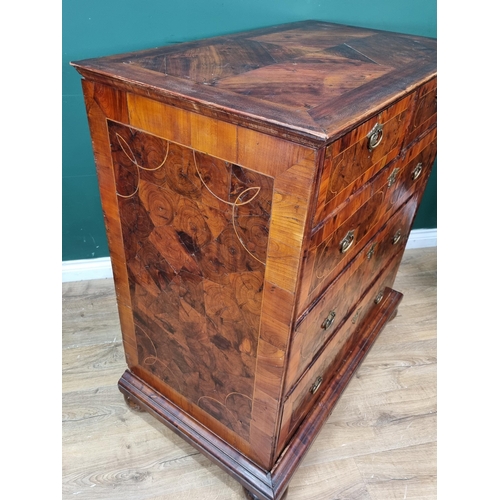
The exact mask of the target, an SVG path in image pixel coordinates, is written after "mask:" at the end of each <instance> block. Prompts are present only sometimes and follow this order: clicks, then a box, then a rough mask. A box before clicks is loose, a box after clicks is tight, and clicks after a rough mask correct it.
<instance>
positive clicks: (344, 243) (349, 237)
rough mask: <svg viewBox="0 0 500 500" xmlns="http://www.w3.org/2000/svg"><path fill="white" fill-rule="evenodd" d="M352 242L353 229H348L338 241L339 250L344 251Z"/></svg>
mask: <svg viewBox="0 0 500 500" xmlns="http://www.w3.org/2000/svg"><path fill="white" fill-rule="evenodd" d="M353 243H354V230H351V231H348V232H347V234H346V235H345V236H344V237H343V238H342V241H341V242H340V252H341V253H346V252H347V250H349V248H351V246H352V244H353Z"/></svg>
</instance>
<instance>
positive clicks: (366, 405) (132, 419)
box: [62, 249, 437, 500]
mask: <svg viewBox="0 0 500 500" xmlns="http://www.w3.org/2000/svg"><path fill="white" fill-rule="evenodd" d="M436 254H437V253H436V249H416V250H408V251H406V252H405V255H404V258H403V262H402V265H401V269H400V272H399V275H398V277H397V279H396V283H395V286H394V288H395V289H396V290H398V291H401V292H403V293H404V294H405V296H404V298H403V301H402V303H401V305H400V308H399V311H398V316H397V317H396V318H395V319H394V320H393V321H392V322H391V323H390V324H389V325H387V327H386V328H385V329H384V330H383V332H382V333H381V335H380V337H379V339H378V341H377V342H376V343H375V345H374V346H373V348H372V350H371V351H370V353H369V354H368V356H367V358H366V359H365V361H364V362H363V364H362V365H361V367H360V368H359V370H358V371H357V373H356V375H355V376H354V378H353V379H352V381H351V384H350V385H349V386H348V388H347V389H346V391H345V393H344V394H343V396H342V398H341V399H340V401H339V403H338V405H337V406H336V408H335V410H334V412H333V413H332V415H331V416H330V418H329V420H328V421H327V423H326V425H325V426H324V428H323V430H322V431H321V433H320V434H319V436H318V438H317V439H316V441H315V443H314V444H313V446H312V448H311V450H310V451H309V453H308V454H307V455H306V457H305V459H304V461H303V462H302V465H301V467H300V468H299V469H298V471H297V473H296V474H295V475H294V477H293V479H292V481H291V483H290V492H289V495H288V500H306V499H307V500H311V499H312V500H323V499H324V500H327V499H328V500H330V499H343V500H344V499H345V500H348V499H349V500H351V499H355V500H391V499H393V498H394V499H396V498H397V499H403V500H404V498H407V499H425V500H430V499H433V498H436V459H435V456H436V418H437V413H436V409H437V404H436V400H437V397H436V392H437V391H436V366H437V352H436ZM62 346H63V353H62V360H63V366H62V368H63V394H62V408H63V415H62V429H63V441H62V449H63V474H62V476H63V485H62V486H63V499H64V500H70V499H75V498H78V499H81V500H179V498H186V499H189V500H191V499H201V500H243V499H244V496H243V492H242V489H241V486H240V485H239V484H238V483H237V482H236V481H235V480H233V479H232V478H231V477H230V476H228V475H227V474H226V473H225V472H223V471H222V470H221V469H219V468H218V467H217V466H215V465H214V464H212V463H211V462H210V461H209V460H208V459H206V458H205V457H204V456H203V455H201V454H200V453H198V452H197V451H196V450H194V449H193V448H192V447H191V446H189V445H188V444H186V443H185V442H184V441H183V440H182V439H181V438H179V437H177V436H176V435H175V434H174V433H172V432H171V431H169V430H168V429H167V428H165V427H164V426H162V425H161V424H160V423H159V422H157V421H156V420H155V419H154V418H153V417H151V416H150V415H149V414H147V413H136V412H133V411H131V410H130V409H129V408H128V406H126V404H125V402H124V400H123V397H122V395H121V394H120V392H119V391H118V388H117V386H116V384H117V382H118V379H119V377H120V375H121V374H122V372H123V370H124V369H125V361H124V357H123V348H122V346H121V334H120V328H119V322H118V314H117V308H116V300H115V295H114V285H113V281H112V280H93V281H87V282H78V283H65V284H63V339H62ZM405 478H406V479H405ZM405 495H406V497H405Z"/></svg>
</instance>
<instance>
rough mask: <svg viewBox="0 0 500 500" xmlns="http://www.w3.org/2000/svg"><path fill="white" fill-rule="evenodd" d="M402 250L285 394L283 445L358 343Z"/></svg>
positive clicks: (394, 270) (379, 301) (380, 299)
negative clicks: (358, 334) (358, 338)
mask: <svg viewBox="0 0 500 500" xmlns="http://www.w3.org/2000/svg"><path fill="white" fill-rule="evenodd" d="M403 253H404V249H403V248H401V249H400V252H399V253H398V254H397V255H396V256H394V258H393V260H392V261H391V262H390V263H389V265H388V266H387V267H386V268H385V270H384V271H383V273H381V275H380V276H379V278H378V279H377V281H376V282H375V283H374V285H373V286H372V287H371V288H370V289H369V290H368V291H366V293H365V294H364V295H363V297H362V298H361V300H360V301H359V302H358V304H357V306H356V307H355V308H354V309H353V311H352V312H351V313H350V314H349V316H348V317H347V318H346V321H345V322H344V324H343V325H342V326H341V328H339V330H338V331H337V333H336V334H335V335H334V336H333V337H331V338H330V340H329V342H328V343H327V344H326V345H325V347H324V349H323V350H322V352H321V353H320V354H319V355H318V357H317V359H316V360H315V362H314V363H313V364H312V365H311V366H310V368H309V369H308V370H307V371H306V372H305V373H304V375H303V377H302V378H301V379H300V380H299V381H298V383H297V384H296V385H295V386H294V387H293V389H292V391H291V392H290V393H289V394H288V396H287V397H286V399H285V403H284V406H283V418H282V422H281V431H280V438H279V447H280V448H282V447H283V446H284V445H285V444H286V442H287V440H288V439H289V437H290V436H291V435H292V434H293V432H294V431H295V430H296V429H297V427H298V426H299V424H300V423H301V422H302V420H303V419H304V417H305V416H306V415H307V414H308V412H309V411H310V409H311V407H312V406H313V405H314V403H315V402H316V401H317V399H318V398H319V396H320V395H321V392H322V391H321V389H324V387H326V386H327V385H328V382H329V381H330V380H331V379H332V377H333V376H334V375H335V373H336V372H337V371H338V370H340V369H341V368H342V365H343V362H344V360H345V358H346V357H347V355H348V353H349V351H350V350H352V348H353V346H354V345H355V344H356V340H357V333H358V332H359V327H360V326H361V325H362V323H363V320H364V319H365V318H366V316H367V315H368V314H369V313H370V312H371V311H373V310H374V308H376V307H381V306H382V302H383V301H382V299H383V297H384V293H385V292H386V291H387V288H386V287H390V286H391V285H392V284H393V282H394V279H395V277H396V274H397V270H398V267H399V264H400V262H401V258H402V256H403ZM381 301H382V302H381Z"/></svg>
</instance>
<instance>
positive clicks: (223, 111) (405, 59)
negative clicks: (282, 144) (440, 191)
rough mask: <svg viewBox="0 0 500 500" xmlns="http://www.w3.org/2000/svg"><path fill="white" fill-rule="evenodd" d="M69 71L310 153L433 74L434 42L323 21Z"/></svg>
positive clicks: (94, 63)
mask: <svg viewBox="0 0 500 500" xmlns="http://www.w3.org/2000/svg"><path fill="white" fill-rule="evenodd" d="M72 64H73V65H74V66H75V67H76V68H77V69H78V71H80V73H81V74H82V75H83V76H85V77H89V76H90V75H92V78H94V79H96V78H97V79H99V80H100V81H102V82H103V83H105V82H108V83H111V84H112V85H113V86H116V87H119V88H120V89H122V90H125V91H129V90H131V88H133V87H134V83H135V82H137V81H140V82H142V84H141V86H140V88H135V91H136V93H139V94H141V95H144V96H150V97H153V98H154V99H155V100H158V101H162V102H165V103H167V104H173V105H175V106H176V107H180V108H183V109H189V110H191V111H196V112H199V113H201V114H203V115H204V116H206V117H210V118H216V119H218V120H220V119H222V120H224V121H228V122H230V123H234V124H237V125H244V127H245V128H249V129H253V130H258V131H261V132H265V133H267V134H269V135H274V136H278V137H283V138H286V139H293V140H294V141H297V142H301V143H303V144H306V145H314V144H316V145H319V144H320V143H324V142H325V141H326V142H331V140H332V139H334V138H336V137H338V136H340V134H341V133H343V132H346V131H347V130H348V128H349V127H352V126H353V124H355V123H356V122H359V121H360V120H365V119H367V118H370V114H371V116H373V115H374V114H376V113H378V112H380V111H381V110H383V109H384V108H385V107H387V105H388V104H389V103H390V102H391V101H394V100H396V99H398V98H400V97H403V96H404V95H405V94H406V93H407V92H408V91H409V90H412V89H413V88H415V87H416V86H417V85H419V84H422V83H425V82H426V81H428V80H429V79H430V78H432V77H433V76H434V75H435V73H436V70H435V41H433V40H430V39H425V38H422V37H416V36H408V35H401V34H396V33H386V32H380V31H377V30H369V29H364V28H355V27H348V26H342V25H338V24H333V23H325V22H317V21H301V22H297V23H290V24H289V25H284V26H279V27H274V28H271V29H269V30H266V31H262V30H256V31H250V32H245V33H238V34H235V35H228V36H221V37H215V38H211V39H208V40H203V41H198V42H196V41H194V42H187V43H184V44H178V45H174V46H170V47H161V48H158V49H153V50H148V51H142V52H137V53H129V54H122V55H118V56H111V57H105V58H100V59H89V60H85V61H79V62H75V63H72ZM402 81H403V82H404V84H403V85H401V82H402ZM362 103H365V104H364V105H363V104H362ZM333 110H335V111H333Z"/></svg>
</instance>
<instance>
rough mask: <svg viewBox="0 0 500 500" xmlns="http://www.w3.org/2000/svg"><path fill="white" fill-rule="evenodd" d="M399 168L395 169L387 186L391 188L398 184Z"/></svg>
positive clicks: (388, 179)
mask: <svg viewBox="0 0 500 500" xmlns="http://www.w3.org/2000/svg"><path fill="white" fill-rule="evenodd" d="M398 172H399V168H395V169H394V170H393V171H392V172H391V175H389V177H388V178H387V186H388V187H391V186H392V185H393V184H394V183H395V182H396V177H397V176H398Z"/></svg>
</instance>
